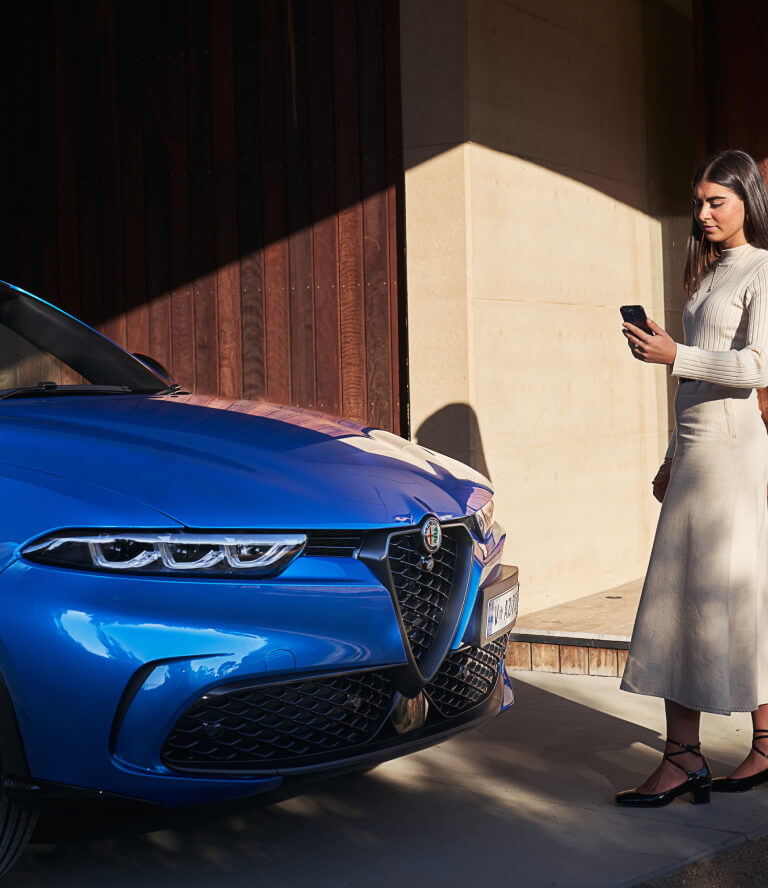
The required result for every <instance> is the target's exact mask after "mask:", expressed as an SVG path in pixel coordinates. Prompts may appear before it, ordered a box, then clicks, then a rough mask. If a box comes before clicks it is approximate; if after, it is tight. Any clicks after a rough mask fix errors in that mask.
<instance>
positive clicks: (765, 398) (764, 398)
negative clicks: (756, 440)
mask: <svg viewBox="0 0 768 888" xmlns="http://www.w3.org/2000/svg"><path fill="white" fill-rule="evenodd" d="M757 403H758V404H759V405H760V414H761V416H762V417H763V422H764V423H765V428H766V431H768V388H759V389H758V390H757Z"/></svg>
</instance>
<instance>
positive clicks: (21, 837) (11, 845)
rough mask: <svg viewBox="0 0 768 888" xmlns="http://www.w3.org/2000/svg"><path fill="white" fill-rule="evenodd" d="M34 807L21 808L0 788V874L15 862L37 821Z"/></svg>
mask: <svg viewBox="0 0 768 888" xmlns="http://www.w3.org/2000/svg"><path fill="white" fill-rule="evenodd" d="M37 815H38V812H37V810H35V809H34V808H22V807H20V806H19V805H17V804H16V802H14V801H12V800H11V799H9V798H8V796H7V795H6V794H5V793H4V792H3V791H2V789H1V788H0V876H2V875H4V874H5V873H6V872H8V870H9V869H10V868H11V867H12V866H13V865H14V863H16V861H17V860H18V858H19V856H20V855H21V852H22V851H23V850H24V848H26V846H27V842H28V841H29V837H30V836H31V835H32V830H33V829H34V828H35V824H36V823H37Z"/></svg>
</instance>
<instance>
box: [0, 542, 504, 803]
mask: <svg viewBox="0 0 768 888" xmlns="http://www.w3.org/2000/svg"><path fill="white" fill-rule="evenodd" d="M462 532H463V531H462ZM502 545H503V535H502V533H501V530H500V528H498V526H496V527H495V528H494V530H493V531H492V533H491V536H490V538H489V539H488V540H487V541H486V542H485V543H484V544H480V543H478V542H477V541H476V540H474V541H473V544H472V546H471V548H470V557H469V559H468V560H467V562H466V565H465V568H466V577H465V578H464V579H463V580H462V583H463V584H464V585H463V587H462V588H461V589H458V590H455V594H454V596H452V599H453V598H455V600H452V603H451V607H450V608H449V610H450V611H451V626H450V632H448V631H443V630H442V629H441V630H440V632H442V634H441V635H440V651H439V655H438V654H434V653H431V651H432V650H433V649H430V652H428V653H427V654H425V655H424V656H423V657H421V659H420V661H419V662H417V663H416V669H414V663H413V660H414V655H413V649H412V646H411V644H410V637H409V636H408V630H407V627H405V626H404V621H403V612H402V609H401V608H400V606H399V604H398V602H397V601H395V600H393V597H392V595H391V591H390V590H389V589H388V588H387V585H386V582H382V580H381V578H380V576H377V573H376V571H375V570H372V569H371V563H372V562H371V561H370V560H369V561H368V562H366V561H365V560H364V559H362V558H335V557H327V558H314V559H305V558H300V559H297V561H296V562H294V564H293V565H291V567H290V569H289V570H288V571H286V573H285V574H283V575H282V576H281V577H279V578H278V579H277V580H273V581H271V582H269V583H259V584H258V586H257V587H256V585H255V584H249V583H238V584H232V583H230V582H218V581H210V580H209V581H198V582H184V583H180V582H178V581H176V580H164V579H158V578H152V579H141V580H137V579H136V578H127V577H111V576H104V575H100V574H84V573H78V572H74V571H64V570H58V569H54V568H45V567H41V566H39V565H30V564H27V563H24V562H17V563H15V564H14V565H12V566H11V567H9V568H8V569H7V570H6V571H5V572H4V574H3V583H2V588H1V589H0V593H1V594H2V596H3V600H4V602H5V607H6V615H7V618H6V621H5V623H6V628H7V631H4V632H3V636H2V646H0V658H1V659H2V663H1V664H0V665H2V668H3V672H4V674H5V676H6V680H7V683H8V687H9V690H10V693H11V697H12V699H13V702H14V706H15V710H16V716H17V718H18V722H19V727H20V732H21V735H22V737H23V741H24V747H25V751H26V755H27V758H28V761H29V771H30V774H32V775H34V779H31V778H29V777H28V775H23V774H19V775H16V778H17V779H15V780H14V781H12V783H13V785H12V786H10V787H9V788H10V789H11V791H15V792H17V794H19V795H26V796H29V797H34V795H35V793H36V792H39V793H42V792H46V793H48V794H50V793H52V792H55V787H56V786H59V787H62V786H63V787H83V788H86V789H87V790H89V791H97V792H106V793H108V794H114V795H119V796H123V797H129V798H135V799H142V800H147V801H153V802H158V803H161V804H164V805H167V806H175V805H184V804H194V803H202V802H207V801H215V800H220V799H227V798H236V797H240V796H247V795H251V794H254V793H259V792H264V791H268V790H270V789H273V788H276V787H277V786H278V785H280V783H281V782H282V781H283V779H284V777H285V776H286V775H290V774H294V773H306V772H309V771H321V770H324V771H335V770H343V769H348V768H350V767H360V766H365V765H366V764H368V763H370V764H374V763H376V762H378V761H383V760H386V759H388V758H392V757H394V756H397V755H401V754H403V753H404V752H406V751H410V750H412V749H416V748H421V747H424V746H428V745H430V744H432V743H435V742H438V741H439V740H440V739H442V738H443V737H446V736H449V735H451V734H453V733H456V732H457V731H460V730H464V729H466V728H467V727H471V726H472V725H473V724H476V723H478V722H479V721H482V720H483V719H486V718H489V717H490V716H492V715H494V714H495V713H496V712H498V711H499V710H500V709H502V708H503V707H504V706H506V705H509V703H510V702H511V685H510V683H509V679H508V677H507V675H506V672H505V670H504V666H503V652H502V654H501V655H498V653H497V655H496V661H497V668H496V670H495V673H494V680H493V681H492V682H490V683H488V684H487V687H484V689H483V691H482V693H480V694H479V696H478V697H477V699H476V700H470V701H469V702H468V704H467V705H462V706H459V707H457V708H455V709H454V710H450V711H448V710H446V711H445V712H443V711H441V706H440V704H439V702H436V700H437V698H438V696H439V694H438V691H439V688H438V687H437V685H438V684H439V683H440V682H441V681H445V680H447V679H450V675H449V672H450V669H449V667H450V666H451V664H452V663H453V662H454V661H456V662H459V661H460V660H461V658H462V657H463V656H465V654H466V652H467V651H471V650H473V649H475V650H478V649H479V648H477V646H476V645H474V643H475V642H476V639H477V625H478V619H480V617H479V608H480V607H481V606H482V602H483V599H484V598H487V594H485V592H484V590H486V589H487V587H488V586H490V585H492V584H494V583H499V582H500V580H499V577H500V574H501V575H503V579H502V580H501V582H502V583H507V582H508V580H509V576H508V575H507V574H505V573H504V571H502V570H501V565H500V557H501V549H502ZM368 551H369V554H370V551H371V550H370V549H369V550H368ZM29 601H35V603H36V606H35V607H34V608H30V607H28V606H24V604H25V603H28V602H29ZM62 602H67V607H66V608H64V607H62ZM180 615H182V616H181V617H180ZM254 627H258V628H254ZM438 634H439V633H438ZM486 672H487V666H486ZM373 673H375V674H377V675H380V676H383V677H384V678H385V679H386V681H389V682H390V691H389V692H388V696H386V695H385V696H386V699H385V700H384V701H383V703H382V706H381V707H380V709H381V711H380V712H379V713H378V715H377V716H376V724H375V726H374V727H375V730H372V731H370V732H369V733H368V734H366V735H365V736H364V737H363V738H362V740H361V742H359V743H358V742H351V743H347V744H346V745H344V744H342V746H341V747H333V748H329V749H327V750H324V751H321V752H318V751H317V750H316V749H312V750H311V751H310V753H309V754H305V755H294V756H291V755H287V756H283V757H282V759H280V757H277V760H276V761H273V762H270V761H269V760H267V761H266V762H265V761H262V760H258V761H257V760H255V759H253V758H252V759H250V760H249V759H248V757H247V755H246V756H245V759H244V760H241V761H237V762H235V765H234V766H231V763H230V764H229V765H228V764H227V762H226V761H222V760H218V761H215V762H214V763H213V764H211V762H212V761H213V759H215V758H216V756H213V759H212V758H211V757H210V756H209V758H208V761H207V763H205V762H202V763H201V760H200V756H197V759H195V756H196V755H197V752H199V749H200V748H207V747H206V743H208V741H210V740H211V739H214V740H215V739H216V738H215V736H214V735H216V734H217V733H218V734H221V732H222V730H223V727H222V725H221V724H218V723H217V722H216V720H215V719H214V720H213V721H211V720H208V721H206V717H205V716H203V717H202V718H201V719H200V720H199V721H200V724H199V728H200V730H199V731H198V732H197V736H196V737H193V738H192V740H193V741H194V742H193V745H195V744H197V752H195V753H194V755H192V756H191V758H190V759H188V760H187V761H183V760H182V759H183V755H181V756H179V754H178V749H177V750H176V753H175V754H174V755H175V757H174V755H171V754H169V749H170V748H171V747H172V746H173V744H172V743H170V739H171V738H172V736H173V735H174V732H176V733H177V735H178V733H179V731H180V730H183V727H184V724H185V719H187V720H188V719H189V718H190V713H193V711H194V710H195V707H199V705H200V700H201V698H204V697H206V696H207V695H210V696H211V697H217V698H219V699H222V698H224V697H226V696H227V695H228V694H238V693H240V692H241V691H243V689H244V688H251V689H255V692H256V693H261V692H263V691H264V690H265V689H268V688H275V687H276V686H280V687H288V688H289V690H291V689H293V688H295V687H297V686H298V685H300V684H301V683H306V682H312V683H315V684H317V683H320V684H322V682H323V681H328V680H329V678H330V677H332V676H347V677H348V676H351V675H359V674H373ZM414 676H415V677H414ZM22 677H23V680H22ZM422 692H423V693H424V694H425V695H426V696H427V698H429V701H430V704H431V705H430V714H429V715H428V716H427V719H426V721H424V722H423V723H422V724H417V725H416V727H414V728H413V729H412V730H410V731H408V732H407V733H404V734H398V733H397V732H396V731H394V730H393V729H392V724H391V719H390V713H391V712H392V710H394V709H395V708H396V706H397V703H398V700H399V699H400V697H401V696H402V695H403V693H405V695H406V696H407V697H415V696H418V695H419V694H420V693H422ZM341 708H342V709H344V707H343V706H342V707H341ZM443 709H444V710H445V704H443ZM180 726H181V728H180ZM224 727H226V726H224ZM342 727H343V728H344V729H346V725H343V726H342ZM229 728H231V725H230V726H229ZM227 729H228V728H227ZM234 733H235V734H237V733H238V732H237V731H235V732H234ZM246 733H247V732H246ZM193 734H194V731H193ZM224 734H226V730H224ZM231 735H232V732H231V731H230V734H229V735H227V737H225V740H226V741H227V742H228V741H229V739H231ZM201 737H202V738H203V739H204V741H205V742H203V743H202V746H201V745H200V742H199V740H200V738H201ZM182 739H183V738H182ZM178 745H179V744H178V743H177V744H176V746H177V747H178ZM182 745H183V744H182ZM214 745H215V744H214ZM208 746H211V743H208ZM203 758H204V757H203ZM272 758H273V759H274V758H275V756H274V755H272ZM35 786H38V787H39V789H38V790H35V789H31V788H30V787H35Z"/></svg>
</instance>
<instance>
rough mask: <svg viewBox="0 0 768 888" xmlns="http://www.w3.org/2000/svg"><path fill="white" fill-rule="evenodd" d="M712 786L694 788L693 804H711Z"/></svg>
mask: <svg viewBox="0 0 768 888" xmlns="http://www.w3.org/2000/svg"><path fill="white" fill-rule="evenodd" d="M711 791H712V790H711V787H709V786H706V787H703V788H702V789H694V790H693V792H692V793H691V795H692V798H691V804H692V805H708V804H709V794H710V792H711Z"/></svg>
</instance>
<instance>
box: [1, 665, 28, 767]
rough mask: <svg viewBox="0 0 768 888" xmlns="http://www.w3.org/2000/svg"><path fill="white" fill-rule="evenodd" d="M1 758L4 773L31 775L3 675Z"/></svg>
mask: <svg viewBox="0 0 768 888" xmlns="http://www.w3.org/2000/svg"><path fill="white" fill-rule="evenodd" d="M0 756H2V765H3V771H11V772H13V773H14V774H19V775H22V776H24V775H27V776H28V775H29V762H28V761H27V753H26V750H25V749H24V741H23V740H22V737H21V730H20V729H19V722H18V719H17V718H16V710H15V709H14V706H13V700H12V699H11V693H10V691H9V690H8V685H7V684H6V683H5V677H4V676H3V675H0Z"/></svg>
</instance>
